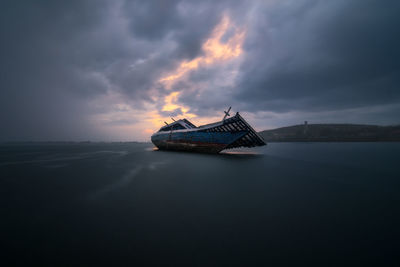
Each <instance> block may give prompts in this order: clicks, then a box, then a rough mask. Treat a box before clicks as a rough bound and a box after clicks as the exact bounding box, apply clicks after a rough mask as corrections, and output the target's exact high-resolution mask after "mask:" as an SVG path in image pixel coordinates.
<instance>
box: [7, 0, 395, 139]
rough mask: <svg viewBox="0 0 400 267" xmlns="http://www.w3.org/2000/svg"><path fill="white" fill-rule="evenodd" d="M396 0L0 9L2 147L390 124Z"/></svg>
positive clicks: (115, 0)
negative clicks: (211, 125) (226, 114)
mask: <svg viewBox="0 0 400 267" xmlns="http://www.w3.org/2000/svg"><path fill="white" fill-rule="evenodd" d="M399 14H400V1H398V0H384V1H382V0H335V1H328V0H263V1H207V0H204V1H197V0H193V1H179V0H176V1H175V0H171V1H162V0H160V1H128V0H126V1H124V0H109V1H101V0H96V1H95V0H92V1H85V0H79V1H40V0H36V1H22V0H21V1H15V0H12V1H2V3H1V16H0V34H1V35H0V38H1V42H0V56H1V57H0V58H1V63H0V129H1V130H0V141H16V140H29V141H44V140H75V141H79V140H94V141H98V140H104V141H118V140H121V141H126V140H139V141H145V140H149V137H150V135H151V133H152V132H154V131H156V130H157V129H158V128H159V127H160V126H162V125H163V121H164V120H166V121H170V119H169V118H170V117H171V116H173V117H174V118H184V117H186V118H191V120H192V122H193V123H195V124H202V123H208V122H213V121H214V120H220V119H221V118H222V116H223V110H225V109H226V108H227V107H229V106H232V109H233V111H234V112H236V111H240V112H241V114H242V115H243V116H244V117H245V118H246V119H247V120H248V121H249V122H250V123H251V124H253V125H254V126H255V128H256V129H258V130H264V129H270V128H274V127H279V126H286V125H291V124H299V123H302V122H303V121H304V120H308V121H309V122H310V123H321V122H325V123H333V122H337V123H371V124H380V125H389V124H400V88H399V87H400V16H399Z"/></svg>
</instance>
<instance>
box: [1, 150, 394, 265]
mask: <svg viewBox="0 0 400 267" xmlns="http://www.w3.org/2000/svg"><path fill="white" fill-rule="evenodd" d="M152 147H153V146H152V145H151V144H137V143H87V144H55V143H53V144H39V143H38V144H34V143H33V144H8V145H4V144H3V145H0V200H1V210H0V211H1V218H0V225H1V230H0V234H1V236H0V242H1V245H2V247H3V248H2V249H1V255H2V256H1V259H0V261H1V262H0V265H2V266H5V265H4V264H2V263H8V264H11V265H24V266H26V265H33V264H39V265H42V266H43V265H52V266H57V265H92V266H99V265H109V266H113V265H114V266H115V265H125V266H132V265H134V264H137V265H144V264H154V265H170V266H176V265H185V266H221V265H227V266H231V265H243V266H251V265H263V266H266V265H270V266H280V265H296V266H297V265H306V266H309V265H316V266H343V265H349V266H350V265H351V266H354V265H364V266H365V265H376V266H387V265H393V266H399V265H398V264H399V263H400V261H399V255H400V250H399V249H400V214H399V212H400V208H399V204H400V171H399V163H400V160H399V159H400V143H287V144H285V143H272V144H269V145H268V146H267V147H262V148H258V149H253V150H249V152H243V151H242V152H230V153H228V154H222V155H203V154H191V153H177V152H164V151H153V150H152Z"/></svg>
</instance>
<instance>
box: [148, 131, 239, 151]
mask: <svg viewBox="0 0 400 267" xmlns="http://www.w3.org/2000/svg"><path fill="white" fill-rule="evenodd" d="M245 134H246V132H235V133H230V132H194V131H191V132H175V133H174V132H173V133H164V134H161V135H157V136H152V138H151V141H152V142H153V144H154V145H155V146H157V147H158V148H159V149H161V150H176V151H192V152H202V153H219V152H221V151H222V150H223V149H225V148H226V147H227V146H228V145H229V144H231V143H233V142H234V141H236V140H238V139H239V138H240V137H242V136H244V135H245Z"/></svg>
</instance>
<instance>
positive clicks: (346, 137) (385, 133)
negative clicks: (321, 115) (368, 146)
mask: <svg viewBox="0 0 400 267" xmlns="http://www.w3.org/2000/svg"><path fill="white" fill-rule="evenodd" d="M259 134H260V135H261V136H262V137H263V138H264V139H265V141H267V142H378V141H400V126H377V125H362V124H307V123H305V124H302V125H294V126H288V127H282V128H277V129H273V130H266V131H262V132H259Z"/></svg>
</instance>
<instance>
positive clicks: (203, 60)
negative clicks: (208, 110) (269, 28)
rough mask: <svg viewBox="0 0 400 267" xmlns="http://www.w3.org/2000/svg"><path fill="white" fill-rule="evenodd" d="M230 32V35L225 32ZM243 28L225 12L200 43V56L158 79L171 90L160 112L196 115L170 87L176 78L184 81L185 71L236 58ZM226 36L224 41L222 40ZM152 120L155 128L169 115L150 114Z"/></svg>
mask: <svg viewBox="0 0 400 267" xmlns="http://www.w3.org/2000/svg"><path fill="white" fill-rule="evenodd" d="M229 31H231V32H232V33H231V36H229V35H228V34H229V33H230V32H229ZM245 33H246V32H245V30H244V29H242V28H239V27H237V26H236V25H234V24H233V23H232V22H231V19H230V18H229V16H227V15H224V16H223V17H222V19H221V21H220V23H219V24H218V25H217V26H216V27H215V28H214V29H213V31H212V32H211V34H210V37H209V38H208V39H207V40H206V41H205V42H204V43H203V45H202V52H203V53H202V55H201V56H198V57H196V58H194V59H192V60H190V61H182V62H181V63H180V64H179V66H178V67H177V68H176V69H175V70H174V71H172V72H170V73H168V74H166V75H165V76H163V77H161V78H160V79H159V81H158V82H159V83H160V84H161V85H162V86H163V87H164V88H166V89H167V90H170V91H171V93H169V94H168V95H167V96H165V97H164V98H163V99H162V102H163V103H164V104H163V106H162V108H161V111H163V112H173V111H176V110H179V111H180V113H181V116H182V117H185V118H189V119H190V118H196V117H197V116H196V115H195V114H193V113H190V108H189V107H187V106H184V105H182V104H181V103H179V96H180V95H181V91H177V90H174V88H173V86H174V84H175V83H176V82H177V81H180V80H184V79H185V78H186V76H187V74H188V73H190V72H191V71H194V70H196V69H199V68H201V67H203V68H206V67H207V66H215V65H217V64H223V63H226V62H228V61H230V60H233V59H235V58H238V57H239V56H240V55H241V54H242V52H243V50H242V45H243V41H244V38H245ZM224 38H225V40H224ZM151 117H152V118H151V122H152V123H153V125H154V126H155V127H160V126H162V125H163V124H164V121H166V120H169V117H163V116H162V115H160V114H159V113H154V112H152V113H151ZM210 119H212V118H202V119H201V120H199V121H202V122H203V121H205V122H210Z"/></svg>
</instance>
